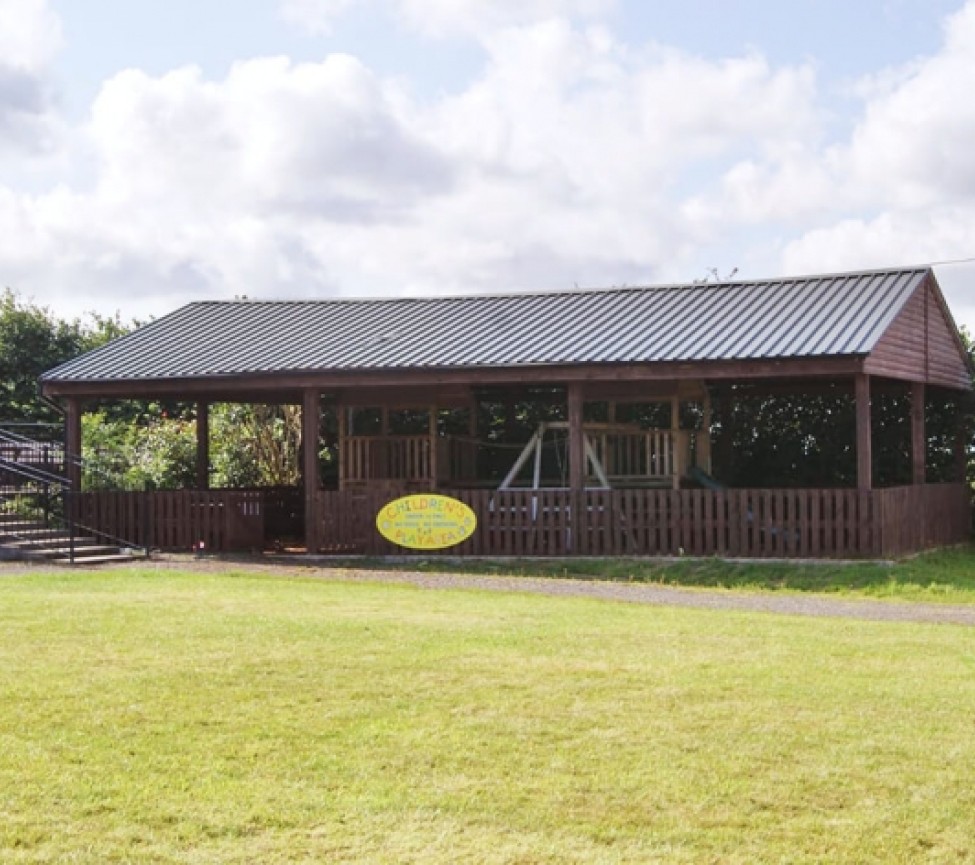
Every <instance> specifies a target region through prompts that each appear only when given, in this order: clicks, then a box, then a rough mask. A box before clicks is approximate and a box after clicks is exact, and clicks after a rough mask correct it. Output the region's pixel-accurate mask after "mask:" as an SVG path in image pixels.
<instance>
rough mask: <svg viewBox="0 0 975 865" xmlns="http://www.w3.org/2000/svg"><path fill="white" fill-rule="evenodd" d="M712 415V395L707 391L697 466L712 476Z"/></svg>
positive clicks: (705, 393) (698, 441) (698, 444)
mask: <svg viewBox="0 0 975 865" xmlns="http://www.w3.org/2000/svg"><path fill="white" fill-rule="evenodd" d="M711 415H712V411H711V394H710V393H709V392H708V391H707V390H705V391H704V406H703V417H702V418H701V435H700V437H699V438H698V440H697V465H698V468H700V469H702V470H704V471H706V472H707V473H708V474H711Z"/></svg>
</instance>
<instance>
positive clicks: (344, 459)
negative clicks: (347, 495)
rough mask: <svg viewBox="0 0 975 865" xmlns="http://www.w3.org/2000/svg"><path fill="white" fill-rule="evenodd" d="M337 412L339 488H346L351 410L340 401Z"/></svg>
mask: <svg viewBox="0 0 975 865" xmlns="http://www.w3.org/2000/svg"><path fill="white" fill-rule="evenodd" d="M335 413H336V418H335V421H336V424H337V426H338V428H339V489H340V490H344V489H345V475H346V472H347V468H346V466H348V464H349V454H347V453H346V449H347V445H346V440H347V439H348V436H349V419H348V413H349V410H348V409H347V408H346V407H345V406H344V405H342V404H341V403H339V404H338V406H336V408H335Z"/></svg>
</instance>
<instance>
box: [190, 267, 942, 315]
mask: <svg viewBox="0 0 975 865" xmlns="http://www.w3.org/2000/svg"><path fill="white" fill-rule="evenodd" d="M930 270H931V265H927V264H919V265H912V266H904V267H883V268H876V269H873V270H849V271H836V272H833V273H808V274H799V275H794V276H771V277H762V278H760V279H745V278H741V279H725V280H720V281H718V282H710V281H706V280H700V281H694V282H671V283H656V284H641V285H626V284H625V283H624V284H623V285H607V286H585V287H579V286H576V287H574V288H556V289H525V290H523V291H520V290H517V289H510V290H507V291H496V292H495V291H486V292H475V293H472V294H420V295H410V294H407V295H402V294H400V295H360V296H355V297H348V296H342V295H338V296H334V297H309V298H256V297H255V298H250V297H244V298H234V299H232V300H230V299H219V298H210V299H205V300H194V301H190V303H188V304H186V305H185V306H204V305H214V306H232V305H236V304H240V305H242V306H243V305H247V304H250V305H254V306H258V305H265V306H273V305H281V306H284V305H289V306H299V305H309V306H312V305H318V304H339V303H348V304H359V303H366V304H373V303H382V304H389V303H417V302H431V301H445V300H463V301H477V300H493V299H500V298H520V297H576V296H583V295H593V294H612V293H614V292H656V291H669V292H674V291H697V290H712V291H713V290H716V289H721V288H741V286H743V285H756V286H757V285H765V286H772V285H783V284H795V283H798V282H813V281H816V282H818V281H821V280H824V279H849V278H851V277H858V276H863V277H868V276H880V275H882V274H907V273H923V272H927V271H930Z"/></svg>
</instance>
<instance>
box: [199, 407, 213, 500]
mask: <svg viewBox="0 0 975 865" xmlns="http://www.w3.org/2000/svg"><path fill="white" fill-rule="evenodd" d="M196 488H197V489H198V490H208V489H210V404H209V403H208V402H206V401H205V400H200V401H199V402H198V403H197V404H196Z"/></svg>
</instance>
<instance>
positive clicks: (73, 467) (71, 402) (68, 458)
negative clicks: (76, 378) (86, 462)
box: [64, 397, 82, 492]
mask: <svg viewBox="0 0 975 865" xmlns="http://www.w3.org/2000/svg"><path fill="white" fill-rule="evenodd" d="M64 402H65V406H64V408H65V414H64V449H65V455H64V463H65V465H64V473H65V475H66V476H67V478H68V483H69V484H71V489H73V490H75V491H76V492H77V491H79V490H80V489H81V448H82V441H81V412H82V402H81V400H80V399H78V397H68V398H67V399H66V400H65V401H64Z"/></svg>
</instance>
